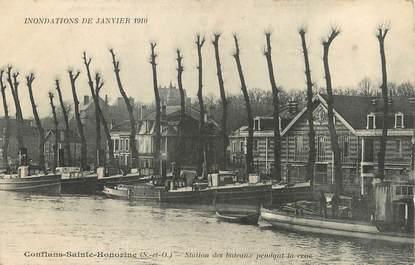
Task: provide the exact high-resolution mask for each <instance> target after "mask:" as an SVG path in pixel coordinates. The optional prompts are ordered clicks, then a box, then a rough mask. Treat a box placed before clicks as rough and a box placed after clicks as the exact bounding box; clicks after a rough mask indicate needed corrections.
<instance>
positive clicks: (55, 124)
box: [49, 92, 59, 171]
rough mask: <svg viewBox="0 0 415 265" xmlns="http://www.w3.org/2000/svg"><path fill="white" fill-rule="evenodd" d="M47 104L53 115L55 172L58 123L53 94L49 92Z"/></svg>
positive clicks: (54, 165) (55, 165) (54, 167)
mask: <svg viewBox="0 0 415 265" xmlns="http://www.w3.org/2000/svg"><path fill="white" fill-rule="evenodd" d="M49 102H50V107H51V109H52V115H53V124H54V133H55V142H54V144H53V167H52V168H53V171H55V169H56V167H57V166H58V144H59V143H58V137H59V129H58V127H59V121H58V117H57V115H56V107H55V104H54V103H53V93H52V92H49Z"/></svg>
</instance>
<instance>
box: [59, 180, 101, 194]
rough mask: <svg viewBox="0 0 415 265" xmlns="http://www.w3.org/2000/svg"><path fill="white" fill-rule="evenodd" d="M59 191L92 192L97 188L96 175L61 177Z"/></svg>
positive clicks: (69, 192)
mask: <svg viewBox="0 0 415 265" xmlns="http://www.w3.org/2000/svg"><path fill="white" fill-rule="evenodd" d="M61 185H62V187H61V193H67V194H94V193H96V192H97V189H98V178H97V176H85V177H80V178H70V179H62V184H61Z"/></svg>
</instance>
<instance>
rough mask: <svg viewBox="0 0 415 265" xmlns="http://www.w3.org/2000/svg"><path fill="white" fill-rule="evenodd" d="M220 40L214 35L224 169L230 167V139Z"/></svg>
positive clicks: (218, 36)
mask: <svg viewBox="0 0 415 265" xmlns="http://www.w3.org/2000/svg"><path fill="white" fill-rule="evenodd" d="M219 38H220V34H219V33H216V34H215V35H214V40H213V41H212V44H213V46H214V48H215V60H216V73H217V76H218V83H219V91H220V98H221V103H222V117H221V132H222V141H223V150H222V151H223V165H222V166H223V168H224V169H226V168H227V167H228V157H227V147H228V144H229V139H228V100H227V99H226V94H225V85H224V83H223V77H222V66H221V63H220V54H219Z"/></svg>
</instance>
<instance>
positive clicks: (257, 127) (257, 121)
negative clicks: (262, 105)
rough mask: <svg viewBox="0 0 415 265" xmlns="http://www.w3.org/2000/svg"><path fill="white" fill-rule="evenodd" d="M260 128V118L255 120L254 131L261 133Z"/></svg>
mask: <svg viewBox="0 0 415 265" xmlns="http://www.w3.org/2000/svg"><path fill="white" fill-rule="evenodd" d="M259 126H260V122H259V118H258V119H255V120H254V130H255V131H260V130H261V128H260V127H259Z"/></svg>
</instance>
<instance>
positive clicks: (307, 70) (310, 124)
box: [299, 29, 316, 187]
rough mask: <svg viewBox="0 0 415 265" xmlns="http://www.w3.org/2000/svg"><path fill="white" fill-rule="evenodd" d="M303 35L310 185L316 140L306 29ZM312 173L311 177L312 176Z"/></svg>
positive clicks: (301, 33) (301, 31) (308, 176)
mask: <svg viewBox="0 0 415 265" xmlns="http://www.w3.org/2000/svg"><path fill="white" fill-rule="evenodd" d="M299 33H300V36H301V44H302V45H301V46H302V47H303V54H304V65H305V76H306V79H307V121H308V145H309V149H310V150H309V152H308V161H307V172H308V175H307V179H308V180H309V181H310V185H311V186H312V187H313V185H314V164H315V163H316V140H315V135H316V133H315V131H314V120H313V83H312V81H311V72H310V63H309V60H308V50H307V44H306V41H305V34H306V31H305V30H304V29H301V30H300V31H299ZM310 174H311V177H310Z"/></svg>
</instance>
